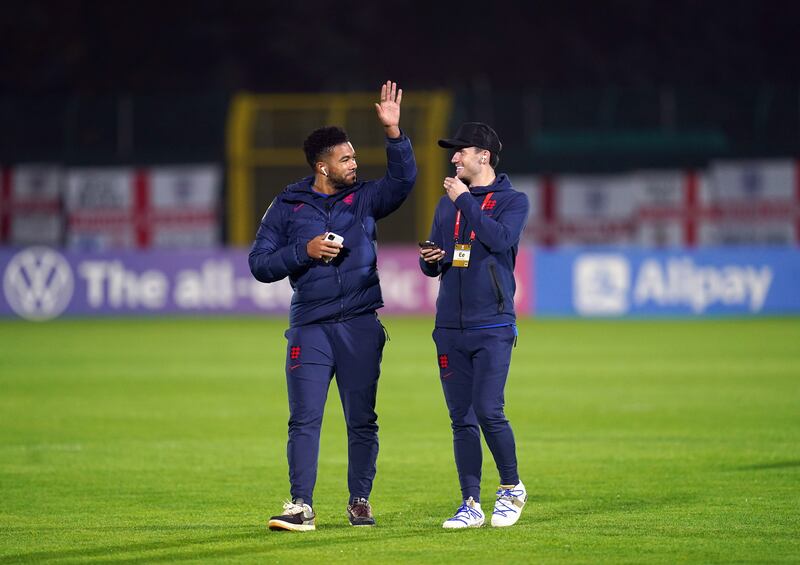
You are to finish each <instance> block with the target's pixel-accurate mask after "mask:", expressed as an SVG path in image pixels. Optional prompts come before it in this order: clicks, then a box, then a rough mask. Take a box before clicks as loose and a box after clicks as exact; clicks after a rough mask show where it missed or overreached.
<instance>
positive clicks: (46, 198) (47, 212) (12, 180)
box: [5, 164, 64, 245]
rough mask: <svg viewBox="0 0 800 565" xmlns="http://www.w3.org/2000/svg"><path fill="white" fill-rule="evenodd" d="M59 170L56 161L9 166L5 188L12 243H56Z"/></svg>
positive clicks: (8, 236)
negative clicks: (11, 167)
mask: <svg viewBox="0 0 800 565" xmlns="http://www.w3.org/2000/svg"><path fill="white" fill-rule="evenodd" d="M61 180H62V171H61V169H60V168H59V167H58V166H55V165H46V164H42V165H38V164H37V165H19V166H17V167H14V168H13V169H10V170H9V173H8V181H7V182H8V185H9V186H8V189H7V191H6V198H5V200H6V204H5V208H6V213H7V219H6V222H7V224H6V225H7V228H6V231H7V234H6V238H5V239H6V240H7V242H8V243H10V244H12V245H34V244H44V245H58V244H59V243H60V242H61V235H62V232H63V227H64V222H63V215H62V213H61V189H62V187H61Z"/></svg>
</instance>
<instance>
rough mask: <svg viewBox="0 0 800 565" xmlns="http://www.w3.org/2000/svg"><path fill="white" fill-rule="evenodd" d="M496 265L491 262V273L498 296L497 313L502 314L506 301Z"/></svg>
mask: <svg viewBox="0 0 800 565" xmlns="http://www.w3.org/2000/svg"><path fill="white" fill-rule="evenodd" d="M495 267H496V265H495V264H494V263H489V274H490V275H491V277H492V286H494V293H495V296H496V297H497V313H498V314H502V313H503V310H504V309H505V302H506V301H505V298H504V297H503V291H502V290H501V289H500V281H498V280H497V270H496V269H495Z"/></svg>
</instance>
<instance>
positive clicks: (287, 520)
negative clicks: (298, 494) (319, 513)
mask: <svg viewBox="0 0 800 565" xmlns="http://www.w3.org/2000/svg"><path fill="white" fill-rule="evenodd" d="M315 518H316V515H315V514H314V511H313V510H312V509H311V507H310V506H309V505H308V504H305V503H304V502H303V499H302V498H296V499H295V500H294V502H289V501H286V502H285V503H284V504H283V514H281V515H279V516H273V517H272V518H270V519H269V529H270V530H289V531H292V532H308V531H311V530H316V529H317V527H316V525H315Z"/></svg>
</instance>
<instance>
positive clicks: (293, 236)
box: [249, 135, 417, 327]
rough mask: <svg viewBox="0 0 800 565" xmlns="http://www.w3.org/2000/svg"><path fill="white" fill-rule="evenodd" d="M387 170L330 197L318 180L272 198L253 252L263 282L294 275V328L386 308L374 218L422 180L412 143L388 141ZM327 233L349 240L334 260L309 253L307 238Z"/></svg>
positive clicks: (388, 211)
mask: <svg viewBox="0 0 800 565" xmlns="http://www.w3.org/2000/svg"><path fill="white" fill-rule="evenodd" d="M386 157H387V171H386V175H385V176H384V177H383V178H382V179H380V180H377V181H366V182H356V183H355V184H354V185H353V186H351V187H348V188H346V189H344V190H341V191H339V192H337V193H336V194H332V195H330V196H327V197H326V196H325V195H321V194H319V193H317V192H315V191H314V190H313V189H312V185H313V182H314V177H306V178H304V179H303V180H301V181H299V182H297V183H295V184H291V185H289V186H287V187H286V189H284V191H283V192H281V193H280V194H279V195H278V196H277V197H276V198H275V200H273V201H272V204H270V206H269V208H268V209H267V212H266V213H265V214H264V217H263V218H262V219H261V226H260V227H259V228H258V233H257V234H256V240H255V242H254V243H253V246H252V248H251V250H250V259H249V262H250V271H251V272H252V273H253V276H254V277H255V278H256V279H258V280H259V281H261V282H265V283H269V282H275V281H279V280H281V279H282V278H284V277H287V276H288V277H289V281H290V282H291V285H292V288H293V289H294V295H293V296H292V305H291V310H290V313H289V325H290V326H292V327H294V326H303V325H307V324H315V323H322V322H334V321H340V320H346V319H348V318H352V317H354V316H358V315H359V314H364V313H368V312H374V311H375V310H376V309H377V308H380V307H381V306H383V298H382V296H381V288H380V282H379V280H378V271H377V263H376V261H377V254H376V253H377V228H376V221H377V220H380V219H381V218H383V217H385V216H387V215H389V214H391V213H392V212H394V211H395V210H396V209H397V208H399V207H400V205H401V204H402V203H403V201H404V200H405V199H406V198H407V197H408V195H409V193H410V192H411V188H412V187H413V186H414V181H415V180H416V177H417V165H416V162H415V160H414V152H413V149H412V148H411V142H410V141H409V139H408V138H407V137H406V136H405V135H401V136H400V137H399V138H396V139H391V138H386ZM325 232H334V233H336V234H339V235H341V236H342V237H343V238H344V242H343V244H342V245H343V246H344V247H343V249H342V250H341V251H340V253H339V255H338V256H337V257H336V258H334V259H333V260H332V261H331V262H330V263H324V262H322V261H316V260H314V259H312V258H310V257H309V256H308V253H307V251H306V245H307V244H308V242H309V241H310V240H311V239H313V238H315V237H317V236H318V235H321V234H323V233H325Z"/></svg>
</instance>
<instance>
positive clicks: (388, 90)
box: [375, 80, 403, 127]
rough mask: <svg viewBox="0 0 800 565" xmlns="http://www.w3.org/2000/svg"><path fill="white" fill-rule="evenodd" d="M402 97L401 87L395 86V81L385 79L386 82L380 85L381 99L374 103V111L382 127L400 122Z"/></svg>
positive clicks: (396, 124)
mask: <svg viewBox="0 0 800 565" xmlns="http://www.w3.org/2000/svg"><path fill="white" fill-rule="evenodd" d="M402 99H403V89H402V88H397V83H395V82H392V81H390V80H387V81H386V84H384V85H383V86H381V101H380V103H377V102H376V103H375V111H376V112H377V113H378V119H379V120H380V121H381V123H382V124H383V126H384V127H392V126H395V127H396V126H398V125H399V124H400V102H401V101H402Z"/></svg>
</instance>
